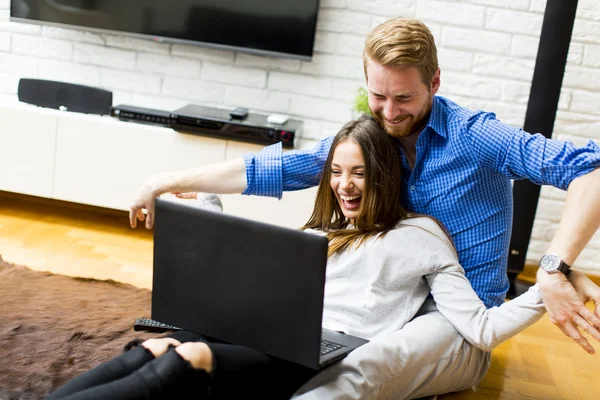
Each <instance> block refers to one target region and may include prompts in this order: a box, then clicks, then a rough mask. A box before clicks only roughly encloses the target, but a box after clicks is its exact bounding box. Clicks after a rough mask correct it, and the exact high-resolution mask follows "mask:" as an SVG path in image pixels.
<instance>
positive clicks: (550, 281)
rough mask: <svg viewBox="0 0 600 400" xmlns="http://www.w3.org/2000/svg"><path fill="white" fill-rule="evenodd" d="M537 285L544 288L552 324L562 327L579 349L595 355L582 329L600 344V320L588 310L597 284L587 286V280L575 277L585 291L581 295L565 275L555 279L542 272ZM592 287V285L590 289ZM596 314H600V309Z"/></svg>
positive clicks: (542, 290)
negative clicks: (587, 303)
mask: <svg viewBox="0 0 600 400" xmlns="http://www.w3.org/2000/svg"><path fill="white" fill-rule="evenodd" d="M537 278H538V279H537V281H538V283H539V287H540V293H541V295H542V299H543V300H544V306H545V307H546V311H547V312H548V316H549V317H550V322H552V323H553V324H554V325H556V326H558V327H559V328H560V330H561V331H562V332H563V333H564V334H565V335H567V336H569V337H570V338H571V339H573V340H574V341H575V342H576V343H577V344H579V346H581V347H582V348H583V349H584V350H585V351H587V352H588V353H590V354H594V353H595V350H594V347H593V346H592V345H591V344H590V342H589V341H588V339H587V338H586V337H585V336H583V335H582V334H581V332H580V329H581V330H583V331H585V332H587V333H588V334H590V336H592V337H593V338H594V339H596V340H597V341H599V342H600V319H599V318H598V315H597V314H594V313H593V312H591V311H590V310H588V309H587V307H585V304H584V303H585V301H582V300H581V297H582V296H583V297H586V298H587V299H590V298H593V296H596V298H597V296H598V295H597V294H595V293H596V292H595V290H594V288H596V289H597V287H596V285H594V283H593V282H587V280H586V279H585V278H587V277H581V276H579V275H577V274H575V276H574V279H575V281H577V284H578V285H579V286H580V287H581V288H580V291H577V290H576V289H575V288H574V283H573V284H572V283H571V282H569V281H568V280H567V278H566V277H565V276H564V275H562V274H553V275H552V276H551V275H550V274H548V273H547V272H545V271H543V270H541V269H540V271H538V275H537ZM590 283H591V285H590ZM596 311H598V310H597V309H596Z"/></svg>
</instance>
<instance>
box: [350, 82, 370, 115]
mask: <svg viewBox="0 0 600 400" xmlns="http://www.w3.org/2000/svg"><path fill="white" fill-rule="evenodd" d="M354 111H356V112H358V113H359V114H369V115H371V110H370V109H369V98H368V94H367V91H366V89H365V88H359V89H358V93H357V94H356V97H355V98H354Z"/></svg>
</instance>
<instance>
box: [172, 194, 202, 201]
mask: <svg viewBox="0 0 600 400" xmlns="http://www.w3.org/2000/svg"><path fill="white" fill-rule="evenodd" d="M173 194H174V195H175V197H177V198H179V199H192V200H194V199H197V198H198V192H186V193H173Z"/></svg>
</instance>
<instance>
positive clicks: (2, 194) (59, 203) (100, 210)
mask: <svg viewBox="0 0 600 400" xmlns="http://www.w3.org/2000/svg"><path fill="white" fill-rule="evenodd" d="M2 198H4V199H8V200H18V201H26V202H28V203H33V204H39V205H44V206H48V207H53V208H60V209H68V210H77V211H84V212H94V213H97V214H104V215H110V216H115V217H123V216H127V215H129V213H128V212H127V211H123V210H116V209H114V208H106V207H100V206H93V205H89V204H82V203H75V202H70V201H64V200H56V199H50V198H48V197H39V196H33V195H28V194H22V193H15V192H6V191H2V190H0V199H2Z"/></svg>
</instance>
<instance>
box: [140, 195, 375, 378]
mask: <svg viewBox="0 0 600 400" xmlns="http://www.w3.org/2000/svg"><path fill="white" fill-rule="evenodd" d="M327 246H328V240H327V238H325V237H323V236H318V235H314V234H311V233H307V232H303V231H300V230H295V229H291V228H285V227H280V226H276V225H271V224H267V223H262V222H258V221H254V220H250V219H245V218H241V217H237V216H233V215H230V214H226V213H221V212H216V211H209V210H205V209H202V208H198V207H196V206H194V205H190V204H184V203H182V202H180V201H174V200H168V199H162V198H158V199H157V200H156V210H155V222H154V272H153V282H152V310H151V313H152V319H153V320H156V321H159V322H162V323H166V324H170V325H174V326H177V327H180V328H182V329H185V330H189V331H192V332H195V333H198V334H201V335H204V336H207V337H209V338H214V339H217V340H221V341H224V342H228V343H232V344H237V345H243V346H247V347H250V348H253V349H256V350H258V351H261V352H263V353H265V354H268V355H271V356H273V357H277V358H280V359H284V360H287V361H290V362H294V363H297V364H300V365H304V366H306V367H308V368H312V369H315V370H318V369H321V368H323V367H324V366H326V365H328V364H330V363H332V362H334V361H337V360H339V359H341V358H343V357H345V356H346V355H347V354H348V353H349V352H350V351H352V350H354V349H355V348H357V347H359V346H361V345H362V344H364V343H367V342H368V341H367V340H365V339H361V338H358V337H355V336H352V335H348V334H344V333H340V332H336V331H331V330H327V329H322V328H321V322H322V316H323V295H324V288H325V268H326V265H327ZM322 341H324V345H323V344H322Z"/></svg>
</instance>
